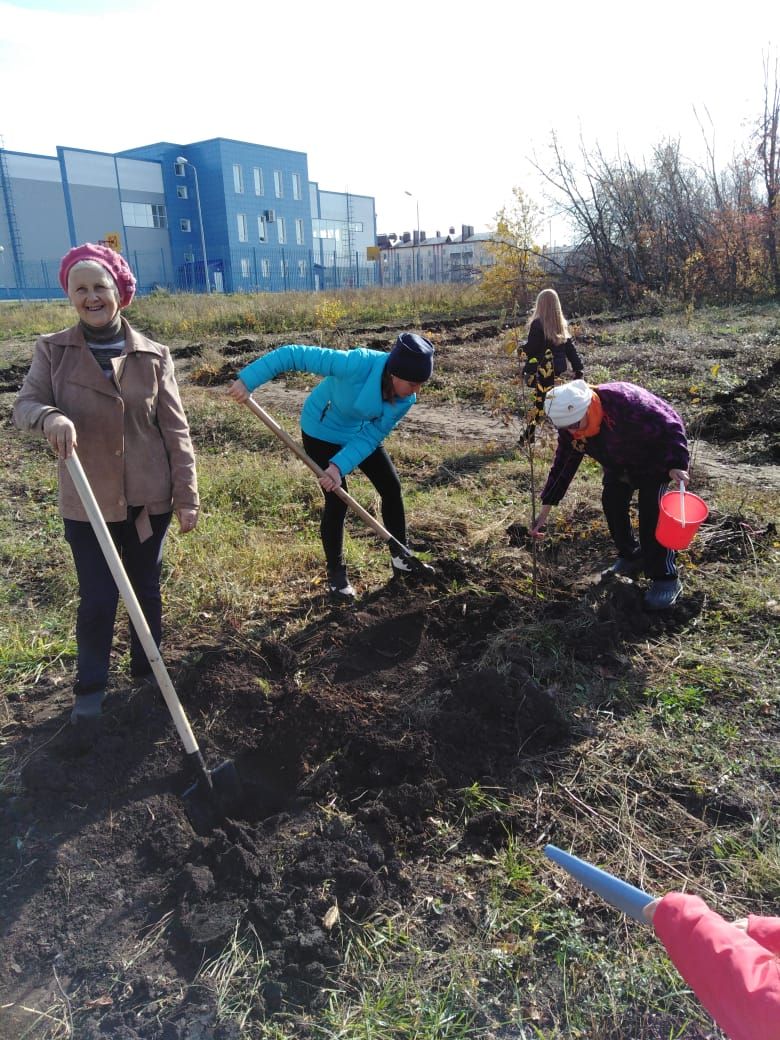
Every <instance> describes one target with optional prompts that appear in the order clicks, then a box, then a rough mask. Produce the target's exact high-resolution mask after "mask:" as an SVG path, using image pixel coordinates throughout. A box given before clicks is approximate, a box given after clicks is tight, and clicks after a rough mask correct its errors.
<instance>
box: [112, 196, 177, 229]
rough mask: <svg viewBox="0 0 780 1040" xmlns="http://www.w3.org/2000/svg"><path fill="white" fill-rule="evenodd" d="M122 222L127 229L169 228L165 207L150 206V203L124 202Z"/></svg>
mask: <svg viewBox="0 0 780 1040" xmlns="http://www.w3.org/2000/svg"><path fill="white" fill-rule="evenodd" d="M122 220H123V221H124V224H125V227H144V228H166V227H168V218H167V216H166V214H165V206H156V205H150V204H149V203H148V202H123V203H122Z"/></svg>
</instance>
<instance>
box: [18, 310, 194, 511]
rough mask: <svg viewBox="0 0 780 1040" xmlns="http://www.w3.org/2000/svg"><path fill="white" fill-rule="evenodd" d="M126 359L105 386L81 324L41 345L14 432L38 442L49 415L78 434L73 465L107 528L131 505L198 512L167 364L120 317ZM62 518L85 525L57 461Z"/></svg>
mask: <svg viewBox="0 0 780 1040" xmlns="http://www.w3.org/2000/svg"><path fill="white" fill-rule="evenodd" d="M122 327H123V329H124V332H125V350H124V353H123V354H122V355H120V357H118V358H116V359H115V360H114V361H113V362H112V364H113V368H114V375H113V378H111V379H109V378H107V377H106V375H105V374H104V372H103V371H102V369H101V368H100V365H99V364H98V363H97V361H96V360H95V358H94V357H93V355H92V353H91V351H90V349H89V347H88V346H87V344H86V341H85V340H84V334H83V332H82V330H81V326H80V325H74V326H73V328H70V329H65V330H64V331H63V332H55V333H52V334H51V335H48V336H41V338H40V339H39V340H38V342H37V343H36V344H35V351H34V353H33V359H32V364H31V366H30V370H29V372H28V373H27V375H26V377H25V380H24V383H23V384H22V388H21V390H20V391H19V394H18V395H17V398H16V401H15V403H14V410H13V420H14V422H15V424H16V425H17V426H18V427H19V429H20V430H33V431H36V432H38V433H40V434H41V435H42V434H43V420H44V419H45V418H46V416H47V415H49V414H50V413H51V412H61V413H62V414H63V415H66V416H67V417H68V418H69V419H70V420H71V421H72V422H73V424H74V425H75V427H76V436H77V440H78V443H77V446H76V450H77V451H78V455H79V458H80V459H81V463H82V465H83V467H84V470H85V472H86V474H87V478H88V480H89V482H90V484H91V485H92V490H93V491H94V493H95V497H96V498H97V500H98V503H99V505H100V509H101V511H102V513H103V516H104V517H105V519H106V520H107V521H108V522H109V523H110V522H112V521H117V520H124V519H125V518H126V517H127V510H128V506H145V507H146V511H147V512H148V513H150V514H157V513H167V512H168V511H169V510H170V509H171V507H173V508H174V509H197V508H198V504H199V503H198V484H197V477H196V473H195V453H194V451H193V448H192V442H191V440H190V430H189V426H188V424H187V418H186V416H185V414H184V409H183V407H182V403H181V398H180V397H179V388H178V386H177V384H176V377H175V375H174V371H173V360H172V359H171V355H170V351H169V350H168V348H167V347H164V346H162V345H161V344H160V343H155V342H154V341H153V340H150V339H147V338H146V337H145V336H142V335H141V334H140V333H138V332H136V331H135V330H134V329H132V328H131V327H130V325H128V323H127V321H126V320H125V319H124V318H122ZM59 504H60V513H61V514H62V516H63V517H65V518H66V519H68V520H87V519H88V517H87V514H86V512H85V511H84V507H83V506H82V504H81V500H80V499H79V496H78V493H77V492H76V489H75V487H74V485H73V482H72V480H71V479H70V475H69V474H68V471H67V469H66V467H65V464H64V463H63V462H60V463H59Z"/></svg>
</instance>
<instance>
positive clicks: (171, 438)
mask: <svg viewBox="0 0 780 1040" xmlns="http://www.w3.org/2000/svg"><path fill="white" fill-rule="evenodd" d="M60 283H61V285H62V287H63V289H64V290H65V292H66V293H67V296H68V299H69V300H70V302H71V304H72V305H73V307H74V308H75V310H76V313H77V315H78V318H79V320H78V323H77V324H76V325H73V326H72V327H71V328H69V329H65V330H64V331H63V332H55V333H52V334H51V335H47V336H42V337H41V338H40V339H39V340H38V342H37V343H36V345H35V351H34V354H33V359H32V365H31V367H30V370H29V372H28V373H27V376H26V378H25V380H24V383H23V385H22V388H21V390H20V392H19V395H18V397H17V399H16V402H15V405H14V412H13V418H14V422H15V423H16V425H17V426H18V427H19V428H20V429H21V430H29V431H32V432H35V433H38V434H41V435H42V436H44V437H45V438H46V439H47V440H48V442H49V444H50V445H51V447H52V449H53V450H54V452H55V453H56V454H57V456H58V458H59V460H60V461H59V507H60V513H61V515H62V517H63V522H64V526H65V539H66V541H67V542H68V544H69V545H70V547H71V551H72V553H73V560H74V563H75V566H76V574H77V577H78V584H79V605H78V613H77V619H76V643H77V647H78V663H77V672H76V679H75V684H74V695H75V699H74V706H73V711H72V713H71V721H72V722H73V723H74V724H75V723H79V722H82V721H83V720H86V719H90V718H96V717H97V716H99V715H100V713H101V709H102V704H103V700H104V698H105V694H106V685H107V682H108V670H109V658H110V654H111V643H112V639H113V631H114V621H115V618H116V609H117V603H118V590H117V587H116V583H115V582H114V579H113V577H112V576H111V572H110V570H109V568H108V565H107V563H106V561H105V558H104V556H103V553H102V551H101V549H100V545H99V543H98V541H97V538H96V537H95V534H94V531H93V530H92V526H91V524H90V523H89V520H88V518H87V515H86V513H85V511H84V507H83V506H82V504H81V500H80V498H79V496H78V494H77V492H76V489H75V487H74V485H73V482H72V481H71V479H70V475H69V473H68V471H67V468H66V466H65V464H64V461H63V460H64V459H66V458H67V457H68V456H69V455H70V454H71V452H72V451H73V449H74V448H78V453H79V458H80V459H81V462H82V465H83V467H84V470H85V472H86V474H87V478H88V479H89V482H90V484H91V485H92V489H93V491H94V493H95V497H96V498H97V500H98V504H99V505H100V509H101V511H102V513H103V516H104V518H105V520H106V523H107V524H108V527H109V530H110V532H111V536H112V538H113V540H114V543H115V544H116V546H117V549H118V551H119V554H120V556H121V557H122V561H123V564H124V567H125V570H126V571H127V574H128V577H129V579H130V581H131V583H132V585H133V588H134V590H135V593H136V595H137V597H138V600H139V602H140V604H141V608H142V610H143V612H144V616H145V617H146V619H147V621H148V622H149V627H150V629H151V631H152V634H153V636H154V638H155V640H156V642H157V644H158V645H159V643H160V639H161V635H162V601H161V595H160V571H161V566H162V551H163V542H164V540H165V535H166V532H167V530H168V525H169V523H170V520H171V516H172V513H173V512H174V511H175V513H176V516H177V518H178V521H179V528H180V530H181V531H182V532H187V531H192V530H193V528H194V527H195V525H196V523H197V520H198V506H199V501H198V488H197V478H196V473H195V455H194V452H193V448H192V442H191V440H190V431H189V426H188V424H187V419H186V416H185V414H184V409H183V408H182V403H181V398H180V396H179V390H178V386H177V384H176V377H175V375H174V370H173V361H172V360H171V355H170V352H169V350H168V348H167V347H165V346H162V345H161V344H159V343H155V342H154V341H153V340H150V339H147V338H146V337H145V336H142V335H141V334H140V333H138V332H136V331H135V329H133V328H132V327H131V326H130V325H129V324H128V322H127V320H126V319H125V318H124V317H123V316H122V314H121V309H122V308H123V307H126V306H127V305H128V304H129V303H130V301H131V300H132V298H133V294H134V292H135V278H134V277H133V273H132V271H131V270H130V267H129V266H128V264H127V263H126V261H125V260H124V258H123V257H122V256H121V255H120V254H119V253H116V252H114V250H112V249H109V248H108V247H106V246H101V245H93V244H92V243H89V242H88V243H86V244H85V245H82V246H77V247H76V248H74V249H71V250H70V251H69V252H68V253H67V254H66V255H65V256H64V257H63V260H62V264H61V267H60ZM130 671H131V674H132V675H133V676H134V677H135V678H137V679H139V680H143V679H146V678H148V677H149V676H150V675H151V669H150V666H149V662H148V661H147V659H146V656H145V654H144V651H143V648H142V646H141V644H140V641H139V640H138V637H137V635H136V633H135V631H134V630H133V629H132V626H131V630H130Z"/></svg>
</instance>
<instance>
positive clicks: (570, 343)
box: [521, 289, 585, 444]
mask: <svg viewBox="0 0 780 1040" xmlns="http://www.w3.org/2000/svg"><path fill="white" fill-rule="evenodd" d="M522 349H523V352H524V353H525V355H526V362H525V366H524V368H523V372H522V375H523V379H524V380H525V385H526V386H527V387H529V388H530V389H531V390H533V394H534V404H533V411H532V412H531V415H530V417H529V422H528V426H527V427H526V428H525V431H524V433H523V435H522V437H521V443H525V444H532V443H533V441H534V439H535V437H536V427H537V426H538V425H539V423H540V422H542V420H543V419H544V399H545V396H546V395H547V393H548V392H549V391H550V390H551V389H552V388H553V387H554V386H555V380H556V379H559V378H560V377H561V376H562V375H563V374H564V372H565V371H566V368H567V365H569V364H570V365H571V367H572V370H573V372H574V378H575V379H582V377H583V375H584V371H585V366H584V365H583V363H582V358H581V357H580V355H579V354H578V353H577V348H576V347H575V345H574V340H573V339H572V337H571V334H570V333H569V324H568V322H567V321H566V318H565V317H564V316H563V310H562V309H561V301H560V299H559V297H558V293H557V292H556V291H555V289H542V291H541V292H540V293H539V295H538V296H537V297H536V303H535V305H534V310H533V314H532V315H531V317H530V318H529V319H528V340H527V342H526V344H525V346H524V347H523V348H522Z"/></svg>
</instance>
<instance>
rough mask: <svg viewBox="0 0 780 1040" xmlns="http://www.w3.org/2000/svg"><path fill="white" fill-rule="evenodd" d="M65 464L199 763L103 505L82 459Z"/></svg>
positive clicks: (177, 721) (173, 714)
mask: <svg viewBox="0 0 780 1040" xmlns="http://www.w3.org/2000/svg"><path fill="white" fill-rule="evenodd" d="M65 465H66V466H67V469H68V473H69V474H70V477H71V480H72V481H73V483H74V485H75V487H76V491H77V492H78V495H79V498H80V499H81V502H82V505H83V506H84V509H85V510H86V513H87V516H88V517H89V522H90V523H91V524H92V529H93V531H94V532H95V535H96V537H97V540H98V542H99V543H100V548H101V549H102V550H103V555H104V556H105V558H106V563H107V564H108V566H109V569H110V570H111V574H112V575H113V577H114V581H115V582H116V585H117V588H118V589H119V593H120V595H121V597H122V600H123V601H124V604H125V606H126V607H127V613H128V614H129V615H130V620H131V621H132V623H133V627H134V628H135V630H136V632H137V633H138V639H139V640H140V643H141V646H142V647H143V648H144V653H145V654H146V656H147V658H148V660H149V665H150V666H151V669H152V672H153V673H154V677H155V679H156V680H157V685H158V686H159V687H160V691H161V693H162V695H163V697H164V698H165V703H166V704H167V705H168V711H169V712H170V713H171V718H172V719H173V722H174V725H175V726H176V730H177V732H178V734H179V736H180V737H181V742H182V744H184V749H185V751H186V752H187V754H188V755H190V756H195V757H196V758H197V759H198V760H199V762H200V761H202V758H201V755H200V750H199V748H198V742H197V741H196V740H195V735H194V734H193V732H192V729H191V727H190V724H189V721H188V719H187V716H186V715H185V714H184V709H183V708H182V706H181V703H180V701H179V698H178V696H177V694H176V690H175V689H174V687H173V683H172V682H171V678H170V676H169V675H168V670H167V668H166V667H165V664H164V663H163V659H162V658H161V657H160V651H159V650H158V649H157V644H156V643H155V641H154V636H153V635H152V632H151V629H150V628H149V623H148V622H147V620H146V618H145V617H144V614H143V611H142V610H141V605H140V604H139V602H138V599H137V597H136V595H135V592H134V591H133V586H132V585H131V584H130V579H129V578H128V577H127V572H126V571H125V568H124V565H123V564H122V561H121V559H120V558H119V553H118V552H117V549H116V546H115V545H114V542H113V539H112V538H111V534H110V532H109V530H108V527H107V525H106V521H105V520H104V519H103V514H102V513H101V512H100V506H99V505H98V503H97V499H96V498H95V495H94V493H93V491H92V488H91V487H90V484H89V481H88V480H87V475H86V473H85V472H84V468H83V466H82V465H81V460H80V459H79V457H78V455H77V454H76V452H75V451H74V452H73V454H72V455H70V456H68V458H67V459H65Z"/></svg>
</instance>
